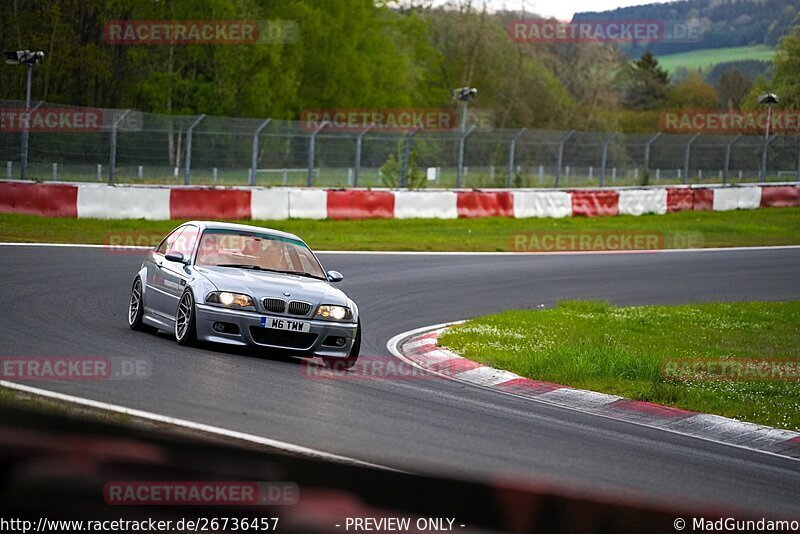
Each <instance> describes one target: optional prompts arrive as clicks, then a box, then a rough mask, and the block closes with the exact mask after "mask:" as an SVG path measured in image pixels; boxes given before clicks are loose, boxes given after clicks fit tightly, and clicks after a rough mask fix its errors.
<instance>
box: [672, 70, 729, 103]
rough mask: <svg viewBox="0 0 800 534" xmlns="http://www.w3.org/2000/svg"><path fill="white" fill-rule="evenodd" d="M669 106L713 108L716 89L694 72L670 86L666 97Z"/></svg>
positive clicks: (715, 99) (715, 100) (715, 101)
mask: <svg viewBox="0 0 800 534" xmlns="http://www.w3.org/2000/svg"><path fill="white" fill-rule="evenodd" d="M667 101H668V103H669V105H670V107H674V108H683V109H713V108H714V107H715V106H716V104H717V91H716V90H715V89H714V88H713V87H712V86H711V85H710V84H709V83H708V82H706V81H705V80H704V79H703V77H702V76H700V75H699V74H698V73H696V72H692V73H691V74H689V77H688V78H686V79H685V80H683V81H681V82H680V83H678V85H676V86H675V87H672V88H670V90H669V98H668V99H667Z"/></svg>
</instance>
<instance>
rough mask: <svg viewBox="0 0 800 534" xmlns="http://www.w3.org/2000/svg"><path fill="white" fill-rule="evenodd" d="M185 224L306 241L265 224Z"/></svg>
mask: <svg viewBox="0 0 800 534" xmlns="http://www.w3.org/2000/svg"><path fill="white" fill-rule="evenodd" d="M184 224H194V225H196V226H199V227H200V228H201V229H213V230H235V231H244V232H259V233H262V234H269V235H273V236H276V237H283V238H286V239H294V240H296V241H300V242H301V243H305V241H303V240H302V239H300V238H299V237H297V236H296V235H294V234H290V233H289V232H281V231H280V230H273V229H272V228H267V227H265V226H252V225H249V224H237V223H226V222H218V221H187V222H185V223H184ZM181 226H183V225H181Z"/></svg>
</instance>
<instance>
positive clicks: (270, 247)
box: [128, 221, 361, 368]
mask: <svg viewBox="0 0 800 534" xmlns="http://www.w3.org/2000/svg"><path fill="white" fill-rule="evenodd" d="M341 280H342V275H341V274H340V273H338V272H336V271H327V272H326V271H325V270H324V269H323V268H322V265H321V264H320V262H319V260H318V259H317V257H316V256H315V255H314V253H313V252H312V251H311V249H310V248H309V247H308V245H306V244H305V242H303V240H302V239H300V238H299V237H297V236H295V235H292V234H288V233H285V232H279V231H276V230H270V229H267V228H260V227H256V226H247V225H242V224H229V223H219V222H210V221H191V222H187V223H185V224H182V225H181V226H179V227H178V228H176V229H175V230H173V231H172V232H171V233H170V234H169V235H168V236H166V237H165V238H164V239H163V240H162V241H161V243H160V244H159V245H158V247H156V248H155V249H153V250H150V251H148V252H147V256H146V257H145V259H144V262H143V263H142V266H141V268H140V269H139V272H138V273H136V277H135V278H134V280H133V285H132V287H131V297H130V304H129V307H128V325H129V326H130V327H131V328H132V329H134V330H151V331H152V330H163V331H165V332H168V333H172V334H174V336H175V339H176V340H177V341H178V343H180V344H181V345H190V344H192V343H194V342H196V341H198V340H201V341H210V342H215V343H224V344H227V345H240V346H251V347H263V348H268V349H277V350H280V351H283V352H285V353H289V354H292V355H297V356H304V357H314V356H317V357H320V358H322V360H323V362H324V363H325V365H327V366H329V367H332V366H336V367H339V368H341V367H343V368H350V367H352V366H353V365H354V364H355V363H356V360H357V359H358V356H359V352H360V350H361V323H360V321H359V315H358V306H356V303H355V302H353V301H352V300H351V299H350V298H348V297H347V295H345V294H344V292H342V291H341V290H339V289H337V288H335V287H333V285H332V284H333V283H335V282H340V281H341Z"/></svg>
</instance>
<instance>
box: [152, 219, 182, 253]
mask: <svg viewBox="0 0 800 534" xmlns="http://www.w3.org/2000/svg"><path fill="white" fill-rule="evenodd" d="M185 228H186V227H185V226H181V227H180V228H177V229H176V230H175V231H173V232H172V233H171V234H169V235H168V236H167V237H165V238H164V241H162V242H161V244H160V245H158V248H157V249H156V252H158V253H159V254H161V255H164V254H166V253H167V251H168V250H169V249H170V248H172V244H173V243H175V240H176V239H177V238H178V236H179V235H181V232H183V230H184V229H185Z"/></svg>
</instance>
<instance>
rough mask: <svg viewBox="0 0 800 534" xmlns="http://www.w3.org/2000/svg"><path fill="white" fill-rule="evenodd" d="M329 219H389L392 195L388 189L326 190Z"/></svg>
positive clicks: (392, 202) (391, 213) (392, 205)
mask: <svg viewBox="0 0 800 534" xmlns="http://www.w3.org/2000/svg"><path fill="white" fill-rule="evenodd" d="M327 208H328V218H329V219H337V220H338V219H391V218H392V217H394V195H393V194H392V193H391V192H390V191H361V190H345V191H328V206H327Z"/></svg>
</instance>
